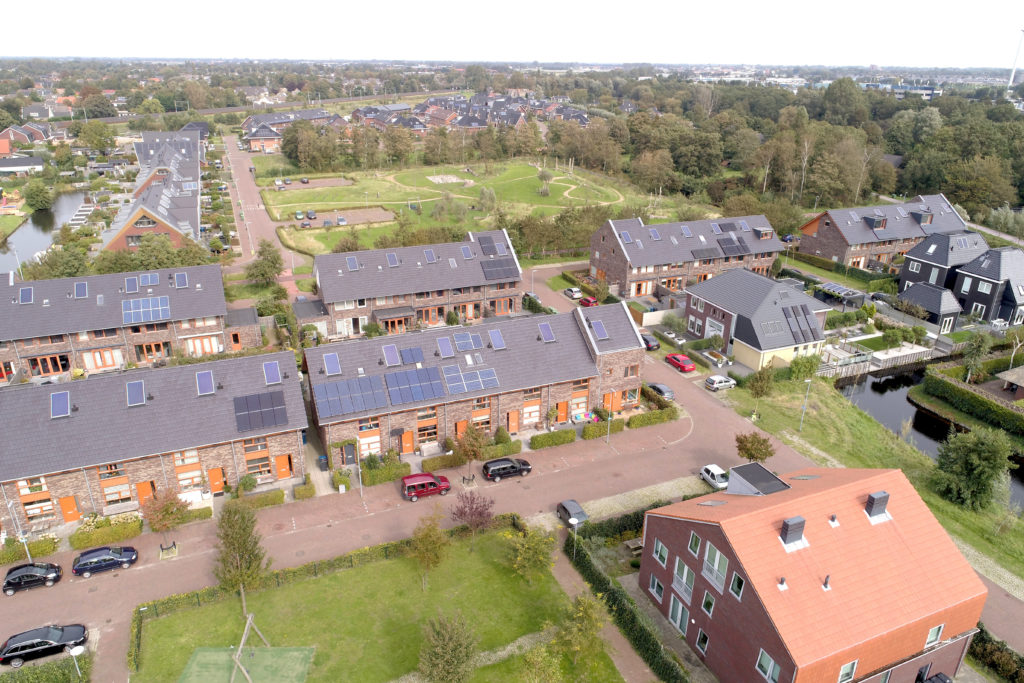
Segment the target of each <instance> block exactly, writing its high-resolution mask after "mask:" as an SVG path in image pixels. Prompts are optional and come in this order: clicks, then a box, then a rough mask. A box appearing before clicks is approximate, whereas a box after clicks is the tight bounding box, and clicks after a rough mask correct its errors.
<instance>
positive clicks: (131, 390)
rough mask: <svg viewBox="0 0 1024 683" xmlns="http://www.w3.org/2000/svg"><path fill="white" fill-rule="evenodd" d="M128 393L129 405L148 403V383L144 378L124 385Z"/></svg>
mask: <svg viewBox="0 0 1024 683" xmlns="http://www.w3.org/2000/svg"><path fill="white" fill-rule="evenodd" d="M124 388H125V392H126V393H127V394H128V406H129V407H131V406H141V405H144V404H145V403H146V385H145V383H144V382H143V381H142V380H136V381H134V382H128V383H126V384H125V385H124Z"/></svg>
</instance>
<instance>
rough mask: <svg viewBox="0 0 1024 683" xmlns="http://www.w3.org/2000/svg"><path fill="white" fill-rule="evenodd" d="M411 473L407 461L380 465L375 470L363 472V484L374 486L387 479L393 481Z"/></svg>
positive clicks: (410, 467)
mask: <svg viewBox="0 0 1024 683" xmlns="http://www.w3.org/2000/svg"><path fill="white" fill-rule="evenodd" d="M409 474H412V466H411V465H410V464H409V463H407V462H399V463H392V464H388V465H381V466H380V467H378V468H377V469H375V470H369V471H365V472H363V486H376V485H377V484H383V483H384V482H388V481H395V480H397V479H401V478H402V477H404V476H407V475H409Z"/></svg>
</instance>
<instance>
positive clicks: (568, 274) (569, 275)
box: [562, 270, 580, 287]
mask: <svg viewBox="0 0 1024 683" xmlns="http://www.w3.org/2000/svg"><path fill="white" fill-rule="evenodd" d="M562 277H563V278H564V279H565V281H566V282H568V283H569V284H570V285H573V286H575V287H579V286H580V281H579V280H578V279H577V278H576V276H575V275H573V272H572V271H571V270H563V271H562Z"/></svg>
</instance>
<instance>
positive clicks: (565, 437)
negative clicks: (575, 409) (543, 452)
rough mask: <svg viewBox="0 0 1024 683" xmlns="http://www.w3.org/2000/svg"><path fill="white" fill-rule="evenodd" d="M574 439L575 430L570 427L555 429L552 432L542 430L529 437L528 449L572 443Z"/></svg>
mask: <svg viewBox="0 0 1024 683" xmlns="http://www.w3.org/2000/svg"><path fill="white" fill-rule="evenodd" d="M575 440H576V430H575V429H573V428H572V427H569V428H568V429H557V430H555V431H553V432H543V433H541V434H535V435H533V436H531V437H530V450H534V451H536V450H540V449H541V448H548V447H550V446H561V445H563V444H567V443H572V442H573V441H575Z"/></svg>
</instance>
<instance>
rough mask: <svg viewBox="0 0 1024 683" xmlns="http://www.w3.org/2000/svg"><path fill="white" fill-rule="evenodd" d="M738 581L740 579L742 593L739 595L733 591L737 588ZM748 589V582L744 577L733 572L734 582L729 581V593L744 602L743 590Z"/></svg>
mask: <svg viewBox="0 0 1024 683" xmlns="http://www.w3.org/2000/svg"><path fill="white" fill-rule="evenodd" d="M736 579H739V581H740V591H739V593H737V592H736V591H735V590H733V588H734V587H735V586H736ZM746 587H747V580H746V579H744V578H743V577H742V576H740V575H739V572H733V573H732V580H731V581H729V592H730V593H732V596H733V597H734V598H736V599H737V600H741V601H742V599H743V589H744V588H746Z"/></svg>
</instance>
